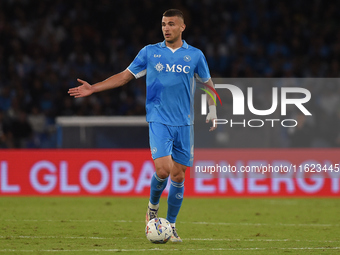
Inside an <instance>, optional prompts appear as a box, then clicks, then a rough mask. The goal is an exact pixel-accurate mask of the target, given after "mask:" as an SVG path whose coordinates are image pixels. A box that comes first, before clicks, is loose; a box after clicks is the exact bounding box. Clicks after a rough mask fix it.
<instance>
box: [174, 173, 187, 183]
mask: <svg viewBox="0 0 340 255" xmlns="http://www.w3.org/2000/svg"><path fill="white" fill-rule="evenodd" d="M184 178H185V173H184V172H174V173H171V180H173V181H175V182H183V181H184Z"/></svg>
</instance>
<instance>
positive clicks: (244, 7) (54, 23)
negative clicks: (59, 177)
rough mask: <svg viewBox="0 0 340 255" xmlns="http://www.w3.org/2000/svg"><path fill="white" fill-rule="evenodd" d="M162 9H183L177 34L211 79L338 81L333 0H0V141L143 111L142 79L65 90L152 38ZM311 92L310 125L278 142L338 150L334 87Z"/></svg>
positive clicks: (107, 69) (37, 139) (339, 117)
mask: <svg viewBox="0 0 340 255" xmlns="http://www.w3.org/2000/svg"><path fill="white" fill-rule="evenodd" d="M168 8H178V9H181V10H182V11H183V12H184V14H185V18H186V24H187V29H186V31H185V32H184V35H183V36H184V39H185V40H186V41H187V42H188V43H189V44H191V45H193V46H195V47H197V48H200V49H201V50H202V51H203V52H204V53H205V55H206V58H207V61H208V64H209V66H210V70H211V74H212V77H233V78H237V77H240V78H241V77H319V78H322V77H333V78H338V77H339V74H340V66H339V61H340V31H339V29H338V28H339V25H340V2H339V1H321V0H310V1H305V0H304V1H302V0H295V1H269V0H249V1H239V0H225V1H224V0H202V1H194V0H182V1H180V0H178V1H161V0H155V1H152V0H114V1H110V0H97V1H93V0H78V1H67V0H44V1H38V0H37V1H29V0H1V1H0V126H1V128H0V147H3V148H13V147H14V148H20V147H28V148H49V147H55V146H56V142H55V132H54V127H55V118H56V116H73V115H78V116H89V115H108V116H111V115H143V114H145V110H144V101H145V83H144V80H143V79H139V80H135V81H133V82H131V83H130V84H128V85H126V86H123V87H122V88H119V89H116V90H112V91H107V92H102V93H99V94H96V95H93V96H91V97H88V98H84V99H77V100H75V99H73V98H71V97H69V96H68V94H67V90H68V89H69V88H70V87H74V86H76V85H77V82H76V78H81V79H84V80H87V81H88V82H89V83H95V82H98V81H100V80H103V79H105V78H107V77H109V76H111V75H112V74H115V73H117V72H120V71H122V70H124V69H125V68H126V67H127V66H128V65H129V64H130V62H131V61H132V60H133V58H134V57H135V56H136V54H137V53H138V51H139V50H140V49H141V48H142V47H143V46H145V45H147V44H152V43H157V42H159V41H162V40H163V37H162V33H161V26H160V25H161V22H160V20H161V16H162V13H163V11H164V10H166V9H168ZM312 95H313V97H312V105H313V106H314V107H313V109H315V111H314V112H313V116H314V121H313V122H310V123H305V124H303V123H304V122H303V121H301V125H299V127H298V128H296V129H295V130H292V131H291V132H288V139H289V140H288V141H289V142H288V143H286V144H283V145H281V146H283V147H287V146H288V147H289V146H295V147H312V146H322V147H333V146H340V136H339V132H340V131H339V130H340V90H339V86H325V87H323V86H322V85H319V87H318V88H313V91H312ZM255 96H257V97H261V95H259V94H258V95H255ZM317 123H319V125H318V124H317ZM300 126H301V128H300ZM315 140H317V142H315Z"/></svg>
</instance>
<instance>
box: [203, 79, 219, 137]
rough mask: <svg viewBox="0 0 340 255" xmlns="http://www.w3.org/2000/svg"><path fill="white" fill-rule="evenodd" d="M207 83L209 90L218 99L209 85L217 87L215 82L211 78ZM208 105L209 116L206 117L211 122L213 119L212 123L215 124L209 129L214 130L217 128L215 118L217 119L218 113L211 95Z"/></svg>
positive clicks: (207, 121)
mask: <svg viewBox="0 0 340 255" xmlns="http://www.w3.org/2000/svg"><path fill="white" fill-rule="evenodd" d="M206 84H207V85H208V90H209V92H210V93H211V94H212V95H214V97H215V100H216V96H215V93H213V91H212V90H210V89H209V87H211V88H215V86H214V83H213V82H212V80H211V79H209V81H208V82H207V83H206ZM208 105H209V113H208V115H207V118H206V123H209V122H210V121H211V123H213V125H212V126H211V127H210V129H209V131H213V130H215V129H216V128H217V125H216V124H215V125H214V119H217V114H216V105H215V102H214V100H213V99H212V98H211V97H209V99H208Z"/></svg>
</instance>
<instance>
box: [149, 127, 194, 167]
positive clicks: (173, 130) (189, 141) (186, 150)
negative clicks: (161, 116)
mask: <svg viewBox="0 0 340 255" xmlns="http://www.w3.org/2000/svg"><path fill="white" fill-rule="evenodd" d="M149 140H150V149H151V154H152V158H153V159H156V158H160V157H165V156H168V155H171V156H172V158H173V160H174V161H175V162H177V163H180V164H182V165H185V166H192V163H193V159H194V126H193V125H188V126H168V125H165V124H162V123H158V122H150V123H149Z"/></svg>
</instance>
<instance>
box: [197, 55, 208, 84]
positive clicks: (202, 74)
mask: <svg viewBox="0 0 340 255" xmlns="http://www.w3.org/2000/svg"><path fill="white" fill-rule="evenodd" d="M195 77H196V78H197V79H198V80H200V81H201V82H203V83H206V82H207V81H208V80H209V79H210V71H209V67H208V63H207V60H206V59H205V56H204V54H203V53H202V51H200V56H199V58H198V62H197V66H196V68H195Z"/></svg>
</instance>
